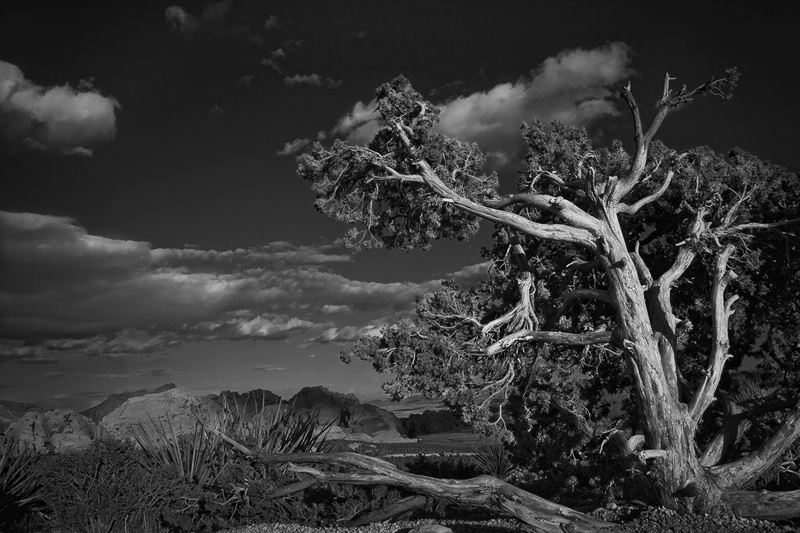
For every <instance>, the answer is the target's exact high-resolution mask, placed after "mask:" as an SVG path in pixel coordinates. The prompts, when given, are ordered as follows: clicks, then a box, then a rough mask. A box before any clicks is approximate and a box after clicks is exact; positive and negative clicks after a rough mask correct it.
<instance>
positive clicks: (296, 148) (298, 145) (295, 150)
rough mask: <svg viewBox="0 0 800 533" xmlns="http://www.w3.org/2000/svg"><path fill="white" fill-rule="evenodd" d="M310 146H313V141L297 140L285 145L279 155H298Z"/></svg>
mask: <svg viewBox="0 0 800 533" xmlns="http://www.w3.org/2000/svg"><path fill="white" fill-rule="evenodd" d="M309 146H311V139H295V140H293V141H289V142H287V143H286V144H284V145H283V148H281V149H280V150H278V152H277V155H283V156H290V155H297V154H299V153H300V152H302V151H304V150H305V149H306V148H308V147H309Z"/></svg>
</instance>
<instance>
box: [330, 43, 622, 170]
mask: <svg viewBox="0 0 800 533" xmlns="http://www.w3.org/2000/svg"><path fill="white" fill-rule="evenodd" d="M632 73H633V71H632V69H631V67H630V49H629V48H628V47H627V46H626V45H625V44H623V43H609V44H607V45H605V46H602V47H599V48H594V49H591V50H584V49H580V48H578V49H574V50H566V51H563V52H561V53H560V54H558V55H557V56H555V57H549V58H547V59H546V60H545V61H543V62H542V63H541V64H540V65H539V66H538V67H536V68H535V69H533V70H532V71H531V72H530V73H529V74H528V75H526V76H523V77H521V78H520V79H518V80H517V81H515V82H508V83H502V84H499V85H496V86H495V87H492V88H491V89H489V90H486V91H479V92H474V93H472V94H468V95H465V96H459V97H456V98H453V99H451V100H449V101H445V102H443V103H441V104H440V107H441V109H442V112H441V114H440V116H439V123H438V124H437V125H436V126H435V128H434V129H435V131H438V132H440V133H443V134H445V135H448V136H452V137H455V138H457V139H460V140H463V141H469V142H477V143H478V144H479V145H480V146H481V148H483V150H484V151H486V152H487V153H489V155H490V156H492V157H493V158H494V162H495V165H496V166H501V165H502V164H503V163H504V162H506V161H509V160H513V161H516V160H518V156H519V155H520V153H521V150H522V138H521V136H520V134H519V128H520V125H521V123H522V122H523V121H526V120H531V119H533V118H534V117H536V118H539V119H540V120H542V121H543V122H545V123H549V122H551V121H553V120H560V121H562V122H565V123H567V124H573V125H577V126H586V125H589V124H591V123H593V122H595V121H597V120H599V119H602V118H604V117H609V116H615V115H617V114H618V111H617V109H616V107H615V105H614V103H613V101H612V97H613V96H614V92H613V90H612V89H613V88H614V86H615V85H616V84H618V83H620V82H621V81H623V80H624V79H626V78H627V77H629V76H630V75H631V74H632ZM374 109H375V103H374V101H373V102H370V103H369V104H364V103H363V102H356V104H355V105H354V106H353V109H352V110H350V111H349V112H348V113H347V114H345V115H344V116H343V117H342V118H341V119H340V120H339V122H338V123H337V125H336V126H335V127H334V128H333V130H332V132H333V133H335V134H337V135H340V136H344V137H346V138H347V139H348V140H349V141H350V142H352V143H354V144H364V143H366V142H368V141H369V140H370V139H371V138H372V136H373V135H374V134H375V133H376V132H377V130H378V129H379V128H380V126H381V124H380V116H379V115H377V114H375V113H374V112H373V111H374Z"/></svg>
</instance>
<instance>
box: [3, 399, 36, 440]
mask: <svg viewBox="0 0 800 533" xmlns="http://www.w3.org/2000/svg"><path fill="white" fill-rule="evenodd" d="M30 411H39V412H44V409H42V408H41V407H39V406H38V405H34V404H32V403H21V402H10V401H7V400H0V433H2V432H3V431H5V430H6V428H7V427H8V426H9V425H11V424H13V423H14V422H16V421H17V420H19V419H20V418H21V417H22V415H24V414H25V413H28V412H30Z"/></svg>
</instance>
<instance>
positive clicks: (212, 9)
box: [164, 0, 233, 37]
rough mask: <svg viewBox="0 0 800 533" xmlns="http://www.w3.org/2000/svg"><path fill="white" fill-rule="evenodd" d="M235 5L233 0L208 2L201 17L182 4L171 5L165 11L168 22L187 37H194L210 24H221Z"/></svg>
mask: <svg viewBox="0 0 800 533" xmlns="http://www.w3.org/2000/svg"><path fill="white" fill-rule="evenodd" d="M232 6H233V0H222V1H221V2H217V3H208V4H206V5H205V7H204V8H203V13H202V15H200V16H199V17H197V16H195V15H192V14H190V13H189V12H188V11H186V9H185V8H183V7H181V6H175V5H173V6H169V7H168V8H167V9H166V10H165V11H164V16H165V17H166V19H167V23H168V24H169V25H170V26H171V27H172V29H173V30H175V31H177V32H178V33H180V34H181V35H183V36H185V37H193V36H194V35H196V34H197V33H199V32H200V31H202V30H204V29H207V28H208V27H209V26H213V25H216V24H219V23H220V22H221V21H222V20H223V19H224V18H225V16H226V14H227V13H228V12H229V11H230V9H231V7H232Z"/></svg>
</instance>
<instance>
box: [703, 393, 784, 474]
mask: <svg viewBox="0 0 800 533" xmlns="http://www.w3.org/2000/svg"><path fill="white" fill-rule="evenodd" d="M799 437H800V405H796V406H795V407H794V408H793V409H792V410H791V411H789V413H788V414H787V415H786V416H785V417H784V419H783V421H782V422H781V425H780V426H779V427H778V429H777V430H776V431H775V433H773V435H772V437H770V438H769V439H767V440H765V441H764V442H762V443H761V445H759V446H758V447H757V448H756V449H754V450H753V451H752V452H750V453H749V454H748V455H746V456H745V457H742V458H741V459H738V460H736V461H734V462H732V463H727V464H724V465H719V466H715V467H712V468H711V469H710V471H711V473H712V474H714V475H715V476H716V479H717V481H718V483H719V484H720V485H721V486H723V487H741V486H743V485H746V484H747V483H749V482H751V481H754V480H756V479H758V478H759V477H761V476H763V475H764V474H765V473H766V472H767V471H768V470H769V469H770V468H772V466H773V465H774V464H775V463H776V462H777V461H778V459H780V458H781V456H782V455H783V454H784V453H785V452H786V450H788V449H789V447H790V446H791V445H792V444H794V442H795V441H796V440H797V439H798V438H799Z"/></svg>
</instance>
